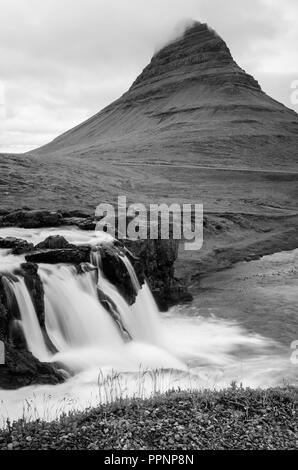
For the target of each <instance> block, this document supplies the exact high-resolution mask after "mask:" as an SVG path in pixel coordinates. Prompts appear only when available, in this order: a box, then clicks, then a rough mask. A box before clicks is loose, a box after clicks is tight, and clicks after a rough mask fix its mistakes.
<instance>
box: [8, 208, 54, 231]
mask: <svg viewBox="0 0 298 470" xmlns="http://www.w3.org/2000/svg"><path fill="white" fill-rule="evenodd" d="M62 222H63V217H62V215H61V214H60V212H50V211H46V210H29V211H27V210H20V211H15V212H11V213H9V214H7V215H5V216H4V217H3V218H2V225H4V226H9V227H11V226H15V227H23V228H40V227H57V226H59V225H61V224H62Z"/></svg>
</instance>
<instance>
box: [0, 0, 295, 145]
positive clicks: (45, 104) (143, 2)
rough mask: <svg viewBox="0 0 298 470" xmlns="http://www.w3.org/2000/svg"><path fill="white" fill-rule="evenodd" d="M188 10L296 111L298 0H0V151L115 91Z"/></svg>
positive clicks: (93, 108) (50, 131)
mask: <svg viewBox="0 0 298 470" xmlns="http://www.w3.org/2000/svg"><path fill="white" fill-rule="evenodd" d="M187 19H194V20H198V21H202V22H207V23H208V24H209V25H210V26H212V27H213V28H214V29H215V30H216V31H217V32H218V33H219V34H220V35H221V36H222V37H223V39H224V40H225V41H226V42H227V44H228V46H229V47H230V49H231V52H232V55H233V56H234V58H235V60H236V61H237V62H238V64H239V65H240V66H241V67H243V68H244V69H245V70H246V71H247V72H249V73H250V74H252V75H254V77H255V78H256V79H257V80H258V81H259V82H260V84H261V86H262V87H263V89H264V90H265V91H266V92H267V93H269V94H270V95H271V96H273V97H274V98H276V99H277V100H279V101H281V102H283V103H284V104H286V105H287V106H290V107H292V108H293V109H295V110H296V111H297V112H298V105H294V104H293V103H291V101H290V97H291V93H292V90H291V83H292V82H293V81H294V80H298V48H297V44H298V28H297V21H298V1H297V0H282V1H281V0H249V2H248V1H247V0H0V59H1V62H0V152H1V151H2V152H22V151H25V150H30V149H33V148H35V147H38V146H40V145H42V144H44V143H46V142H48V141H50V140H52V139H53V138H54V137H56V136H57V135H59V134H61V133H62V132H64V131H66V130H67V129H69V128H71V127H73V126H74V125H76V124H78V123H80V122H81V121H83V120H84V119H86V118H87V117H89V116H91V115H93V114H94V113H96V112H98V111H99V110H100V109H101V108H103V107H104V106H105V105H107V104H109V103H110V102H111V101H113V100H115V99H116V98H118V97H119V96H120V95H121V94H123V93H124V92H125V91H126V90H127V89H128V87H129V86H130V85H131V84H132V82H133V81H134V80H135V78H136V77H137V75H139V73H140V72H141V71H142V69H143V68H144V67H145V66H146V65H147V63H148V62H149V61H150V59H151V56H152V55H153V53H154V52H155V51H156V50H157V49H158V48H160V47H161V46H162V45H163V44H164V43H165V42H166V41H167V40H168V39H169V38H170V37H171V34H172V33H173V30H174V29H175V26H176V25H177V23H180V22H182V21H184V20H187Z"/></svg>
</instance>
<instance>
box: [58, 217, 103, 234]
mask: <svg viewBox="0 0 298 470" xmlns="http://www.w3.org/2000/svg"><path fill="white" fill-rule="evenodd" d="M63 224H64V225H76V226H77V227H78V228H80V229H81V230H86V231H87V230H95V228H96V221H95V220H94V219H93V218H82V217H67V218H65V219H64V220H63Z"/></svg>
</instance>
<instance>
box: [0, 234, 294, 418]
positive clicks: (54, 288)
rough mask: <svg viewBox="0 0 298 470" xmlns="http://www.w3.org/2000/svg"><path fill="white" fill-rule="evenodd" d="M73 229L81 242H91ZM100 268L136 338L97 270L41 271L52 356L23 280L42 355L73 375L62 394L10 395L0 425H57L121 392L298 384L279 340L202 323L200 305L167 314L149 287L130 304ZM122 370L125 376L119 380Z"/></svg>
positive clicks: (25, 306) (0, 397) (32, 390)
mask: <svg viewBox="0 0 298 470" xmlns="http://www.w3.org/2000/svg"><path fill="white" fill-rule="evenodd" d="M26 232H27V231H26ZM73 232H74V233H75V235H74V234H73ZM73 232H71V238H73V239H72V242H74V238H76V240H79V239H81V237H85V236H86V235H85V234H83V235H81V234H78V233H77V231H73ZM52 234H53V233H52ZM47 235H48V234H47ZM0 236H3V235H2V234H1V233H0ZM12 236H16V234H15V233H14V234H13V235H12ZM19 236H21V234H20V235H19ZM34 236H36V234H35V235H34ZM44 237H45V234H44V233H43V235H42V239H43V238H44ZM22 238H24V236H23V237H22ZM66 238H68V237H66ZM39 241H40V240H39ZM97 242H98V239H97ZM94 244H95V243H94ZM6 256H7V253H6ZM123 259H125V258H123ZM124 262H125V263H126V267H127V269H128V272H129V273H130V276H131V279H132V282H133V283H134V286H135V288H136V289H137V288H138V285H137V282H138V281H137V282H136V279H135V277H134V276H136V275H135V273H134V270H133V268H132V266H131V265H130V263H129V261H128V259H125V261H124ZM92 264H93V266H95V267H96V268H97V269H98V287H99V288H100V289H101V291H103V292H104V293H105V294H106V295H107V296H108V297H109V298H110V299H111V300H112V301H113V303H114V304H115V305H116V306H117V310H118V313H119V315H120V319H121V323H122V324H123V326H124V327H125V329H126V330H127V331H128V332H129V334H130V336H131V338H132V341H127V339H125V338H124V337H123V334H122V333H121V330H120V328H119V326H118V325H117V324H116V322H115V321H114V320H113V319H112V317H111V315H110V314H109V313H108V312H107V311H106V310H105V309H104V308H103V307H102V306H101V304H100V302H99V300H98V297H97V276H96V274H97V273H96V270H93V271H90V270H89V269H87V268H88V266H87V267H86V272H85V273H84V274H77V272H76V270H75V268H73V267H70V266H66V265H56V266H49V265H41V266H40V268H39V272H40V276H41V278H42V281H43V284H44V289H45V307H46V328H47V332H48V335H49V337H50V339H51V340H52V342H53V344H54V345H55V346H56V348H57V349H58V351H59V352H58V353H57V354H55V355H53V354H50V353H49V351H47V350H46V346H45V344H44V340H43V336H42V332H41V329H40V327H39V324H38V321H37V318H36V314H35V311H34V307H33V304H32V301H31V298H30V295H29V293H28V291H27V289H26V286H25V284H24V282H23V281H22V280H21V281H20V282H16V283H13V286H12V288H13V291H14V294H15V296H16V298H17V301H18V304H19V306H20V307H21V315H22V326H23V330H24V333H25V336H26V339H27V342H28V347H29V348H30V350H31V351H32V352H33V354H34V355H35V356H36V357H38V358H40V359H41V360H44V359H43V358H47V360H48V361H51V362H58V363H60V364H62V365H63V366H64V367H65V368H66V369H67V370H68V371H69V373H70V374H71V375H72V376H71V378H70V379H69V380H67V381H66V382H65V383H63V384H61V385H59V386H55V387H54V386H38V387H27V388H23V389H20V390H18V391H13V392H9V391H1V390H0V420H1V416H2V417H3V420H5V419H6V418H7V417H10V418H11V419H16V418H19V417H21V416H22V415H23V414H24V413H25V415H27V417H31V418H43V419H52V418H56V417H57V416H59V414H61V413H62V412H67V411H69V410H73V409H83V408H84V407H86V406H91V405H96V404H98V402H99V401H106V400H111V399H113V398H116V397H117V396H120V395H121V396H122V397H123V396H132V395H139V396H148V395H150V394H151V393H152V392H153V391H156V390H160V391H165V390H167V389H169V388H173V387H180V388H184V389H186V388H204V387H209V388H213V387H215V388H220V387H223V386H228V385H230V384H231V382H232V381H237V382H238V383H240V382H242V383H243V384H244V385H245V386H246V385H249V386H253V387H258V386H261V387H267V386H274V385H282V384H283V380H286V381H289V382H291V381H292V379H293V377H292V376H293V374H292V372H293V371H292V370H290V369H291V367H290V363H289V358H288V357H287V356H285V355H282V354H281V353H280V350H279V348H278V345H276V343H274V342H273V341H272V340H270V339H267V338H264V337H262V336H260V335H256V334H248V332H247V331H246V330H244V329H242V328H241V327H239V326H238V325H237V323H236V322H229V321H223V320H220V319H216V318H214V317H212V316H211V317H210V318H202V317H200V315H199V312H198V311H197V310H196V311H193V310H192V307H183V311H182V313H181V311H179V309H178V308H175V309H172V310H171V311H170V312H168V313H167V314H165V315H163V316H161V315H160V314H159V312H158V310H157V307H156V304H155V301H154V299H153V297H152V294H151V292H150V289H149V287H148V285H146V284H145V285H144V286H143V287H142V289H141V290H139V292H138V296H137V300H136V303H135V304H134V305H133V306H129V305H128V304H127V302H126V301H125V300H124V298H123V297H122V296H121V295H120V293H119V292H118V291H117V289H116V288H115V286H113V285H111V284H110V283H109V281H108V280H107V279H105V277H104V276H103V274H102V272H101V269H100V258H99V256H98V255H97V253H93V255H92ZM89 268H90V266H89ZM115 372H117V373H120V374H121V375H120V377H119V376H114V380H109V375H111V374H112V375H113V374H115ZM99 376H100V378H101V380H100V385H98V378H99ZM104 378H106V381H105V380H104ZM25 400H26V401H25ZM24 403H26V404H27V405H26V406H27V408H26V409H24ZM0 424H1V421H0Z"/></svg>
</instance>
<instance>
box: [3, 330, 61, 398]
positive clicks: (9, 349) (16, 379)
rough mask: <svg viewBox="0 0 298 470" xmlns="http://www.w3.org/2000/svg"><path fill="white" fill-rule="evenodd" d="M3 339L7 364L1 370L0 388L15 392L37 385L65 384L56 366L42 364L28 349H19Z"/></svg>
mask: <svg viewBox="0 0 298 470" xmlns="http://www.w3.org/2000/svg"><path fill="white" fill-rule="evenodd" d="M0 339H2V338H0ZM3 339H4V344H5V364H4V365H3V366H1V368H0V388H3V389H6V390H14V389H17V388H20V387H25V386H29V385H35V384H52V385H56V384H58V383H61V382H63V380H64V377H63V374H62V373H61V372H59V371H58V370H56V369H55V366H54V365H52V364H47V363H41V362H40V361H39V360H38V359H36V358H35V357H34V356H33V355H32V354H31V353H30V352H29V351H27V350H26V349H17V348H15V347H13V345H12V344H11V343H10V341H9V340H6V339H5V338H3ZM3 339H2V340H3Z"/></svg>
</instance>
